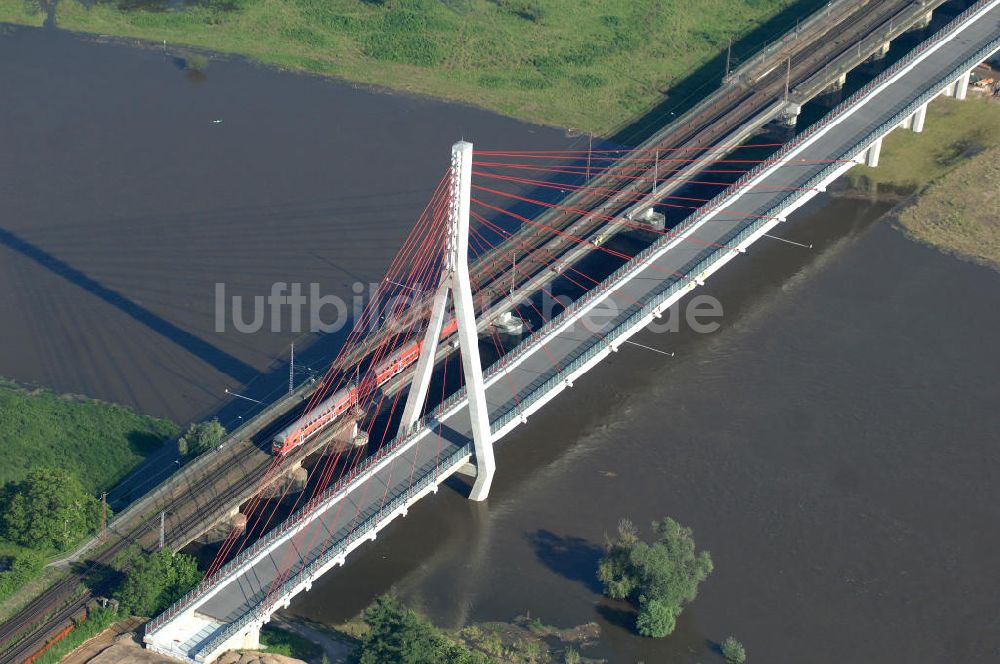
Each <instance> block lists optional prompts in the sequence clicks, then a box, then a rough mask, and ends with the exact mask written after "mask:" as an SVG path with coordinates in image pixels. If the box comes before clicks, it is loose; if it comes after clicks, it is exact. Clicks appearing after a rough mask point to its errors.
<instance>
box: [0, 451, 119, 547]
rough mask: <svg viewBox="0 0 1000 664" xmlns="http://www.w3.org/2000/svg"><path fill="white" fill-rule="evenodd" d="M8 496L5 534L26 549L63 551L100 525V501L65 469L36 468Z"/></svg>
mask: <svg viewBox="0 0 1000 664" xmlns="http://www.w3.org/2000/svg"><path fill="white" fill-rule="evenodd" d="M8 495H9V499H8V500H7V501H6V505H5V506H4V508H3V529H4V534H5V535H6V536H7V538H8V539H10V540H13V541H14V542H17V543H18V544H21V545H23V546H28V547H32V548H35V549H64V548H66V547H68V546H70V545H71V544H74V543H76V542H78V541H79V540H80V539H81V538H83V537H84V536H86V535H88V534H90V533H93V532H95V531H96V530H97V527H98V526H99V525H100V521H101V504H100V501H98V500H97V499H96V498H95V497H93V496H91V495H89V494H88V493H86V491H84V488H83V485H82V484H81V483H80V481H79V480H78V479H76V478H75V477H74V476H73V475H71V474H69V473H68V472H66V471H65V470H60V469H56V468H38V469H35V470H33V471H31V472H30V473H29V474H28V476H27V477H26V478H25V479H24V480H22V481H21V482H19V483H17V484H15V485H13V486H12V487H11V490H10V492H9V494H8Z"/></svg>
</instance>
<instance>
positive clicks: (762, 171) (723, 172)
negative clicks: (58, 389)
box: [145, 0, 1000, 662]
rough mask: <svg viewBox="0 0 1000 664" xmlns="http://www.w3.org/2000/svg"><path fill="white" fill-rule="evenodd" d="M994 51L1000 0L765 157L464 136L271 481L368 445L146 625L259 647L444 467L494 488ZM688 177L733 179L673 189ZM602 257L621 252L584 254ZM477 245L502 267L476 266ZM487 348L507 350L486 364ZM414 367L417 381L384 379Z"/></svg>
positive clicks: (284, 444)
mask: <svg viewBox="0 0 1000 664" xmlns="http://www.w3.org/2000/svg"><path fill="white" fill-rule="evenodd" d="M998 50H1000V0H982V1H980V2H977V3H975V4H974V5H972V6H971V7H970V8H969V9H968V10H967V11H965V12H964V13H962V14H961V15H959V16H958V17H956V18H955V19H954V20H953V21H952V22H951V23H949V24H948V25H947V26H945V27H944V28H942V29H941V30H939V31H937V32H936V33H934V34H933V35H932V36H930V37H929V38H928V39H927V40H926V41H924V42H923V43H921V44H920V45H919V46H918V47H917V48H915V49H914V50H913V51H912V52H911V53H909V54H908V55H907V56H905V57H904V58H903V59H901V60H899V61H898V62H896V64H894V65H893V66H892V67H890V68H889V69H887V70H885V71H884V72H882V74H880V75H879V76H877V77H876V78H875V79H873V80H872V81H871V82H870V83H868V84H867V85H866V86H865V87H863V88H862V89H860V90H859V91H857V92H856V93H855V94H853V95H852V96H851V97H850V98H848V99H846V100H845V101H843V102H842V103H840V104H839V105H838V106H837V107H835V108H834V109H832V110H831V111H830V112H829V113H828V114H827V115H826V116H825V117H824V118H823V119H822V120H820V121H818V122H817V123H815V124H813V125H812V126H811V127H809V128H808V129H807V130H806V131H804V132H803V133H801V134H799V135H798V136H796V137H795V138H794V139H792V140H791V141H789V142H788V143H786V144H784V145H783V146H782V147H781V148H780V149H778V150H777V151H776V152H774V153H773V154H770V155H769V156H767V157H763V158H753V157H752V155H755V154H758V153H757V151H758V150H766V149H768V148H773V147H776V146H769V145H764V144H760V143H757V144H741V145H705V146H703V147H702V148H701V149H698V150H687V149H678V148H677V147H673V148H672V147H669V146H662V145H661V146H656V147H655V148H650V147H642V148H639V149H636V150H626V149H597V150H586V151H578V152H573V151H569V152H537V153H532V152H505V151H502V150H484V151H476V150H474V149H473V146H472V145H471V144H469V143H466V142H460V143H457V144H456V145H455V146H454V147H453V149H452V155H451V163H450V164H448V167H447V168H446V170H445V174H444V176H443V177H442V179H441V181H440V183H439V186H438V188H437V190H436V192H435V194H434V196H433V197H432V199H431V201H430V202H429V203H428V205H427V207H426V209H425V210H424V211H423V213H422V214H421V215H420V217H419V219H418V221H417V223H416V224H415V226H414V229H413V232H412V233H411V234H410V237H409V238H408V239H407V242H406V243H405V245H404V247H403V248H402V249H401V250H400V253H399V254H398V255H397V257H396V260H395V261H394V262H393V264H392V265H391V266H390V268H389V270H388V272H387V275H386V277H385V279H384V280H383V282H382V283H383V288H382V289H380V291H379V293H378V294H377V295H376V297H375V298H374V299H373V301H372V302H371V303H370V304H369V307H368V308H367V309H366V310H365V313H364V314H363V316H362V318H361V320H359V321H358V325H357V326H356V328H355V330H354V332H352V335H351V336H350V337H349V339H348V340H347V342H346V343H345V346H344V349H343V350H342V351H341V354H340V355H339V356H338V358H337V360H335V361H334V363H333V365H332V366H331V368H330V370H329V371H328V372H327V374H326V376H325V377H324V379H323V382H322V384H321V387H320V388H319V389H317V390H316V392H315V393H314V394H313V395H312V397H311V398H310V399H309V403H308V404H307V407H306V408H305V409H303V416H302V417H301V418H300V419H299V420H298V421H297V422H296V423H295V424H294V425H293V426H292V427H290V428H289V430H288V431H286V432H282V434H281V435H279V436H277V437H276V441H277V442H276V443H275V444H276V447H277V449H276V451H277V454H276V456H275V457H274V461H273V462H272V463H271V465H270V467H268V468H267V469H266V471H265V473H264V475H265V476H264V477H262V478H261V485H262V486H264V485H266V484H267V478H268V477H273V476H274V475H276V474H277V473H280V472H282V466H283V464H284V463H286V460H287V459H288V456H287V455H288V452H289V450H292V449H295V448H297V447H298V446H300V445H302V444H303V443H304V442H305V441H307V440H309V439H310V437H312V436H317V435H321V432H323V431H325V430H327V429H328V428H331V427H337V428H344V427H347V428H357V430H356V431H354V432H353V433H354V434H356V435H357V436H358V437H357V438H356V439H355V440H359V441H360V440H363V441H365V443H366V445H356V446H350V445H348V446H346V447H341V448H338V450H337V451H335V452H332V453H329V454H327V455H326V456H325V457H324V459H323V460H322V461H321V462H320V463H318V465H317V467H316V469H314V471H313V474H314V480H313V486H312V487H311V489H309V490H307V491H303V492H302V493H301V494H300V495H299V497H298V498H296V499H295V511H294V513H293V514H292V515H291V516H290V517H289V518H287V519H285V520H284V521H282V522H281V523H280V524H276V525H274V527H271V528H269V526H270V525H271V521H272V517H274V514H275V510H274V508H273V507H272V506H269V502H268V500H267V499H266V495H265V493H264V492H261V493H260V494H258V496H257V497H255V498H254V499H252V500H251V501H250V503H249V504H248V506H247V507H246V508H244V511H245V514H246V517H247V519H248V529H249V530H253V529H254V528H255V527H256V528H257V530H258V532H262V531H266V534H264V535H263V536H262V537H260V538H259V539H257V540H256V541H251V539H250V538H249V537H247V536H244V534H243V531H239V532H237V531H235V530H234V532H233V533H232V534H231V535H230V537H227V539H226V541H225V542H224V543H223V547H222V550H221V551H220V555H219V556H218V557H217V560H216V562H215V563H214V564H213V565H212V567H211V568H210V570H209V572H208V574H207V575H206V578H205V580H204V581H203V582H202V584H200V585H199V586H198V587H197V588H195V589H194V590H193V591H192V592H191V593H189V594H188V595H187V596H185V597H184V598H182V599H181V600H180V601H179V602H177V603H176V604H175V605H174V606H173V607H171V608H170V609H169V610H168V611H167V612H165V613H164V614H162V615H161V616H158V617H157V618H156V619H154V620H153V621H152V622H151V623H150V624H149V626H148V628H147V632H146V637H145V642H146V644H147V646H148V647H150V648H151V649H154V650H156V651H158V652H161V653H163V654H167V655H171V656H174V657H179V658H181V659H186V660H189V661H196V662H202V661H211V660H212V659H213V658H214V657H216V656H217V655H218V654H219V653H220V652H222V651H224V650H227V649H232V648H242V647H253V646H255V645H256V643H257V638H258V633H259V629H260V626H261V625H262V624H263V623H264V622H266V621H267V620H269V619H270V617H271V615H272V614H273V612H274V611H275V610H277V609H279V608H281V607H284V606H287V605H288V603H289V602H290V601H291V599H292V598H293V597H294V596H295V595H296V594H298V593H300V592H303V591H307V590H309V588H310V587H311V584H312V582H313V581H314V580H315V579H316V578H317V577H319V576H320V575H322V574H323V573H325V572H326V571H327V570H329V569H330V568H332V567H334V566H337V565H343V564H345V563H346V562H347V561H348V556H349V554H350V553H351V552H352V551H353V550H354V549H356V548H357V547H358V546H360V545H362V544H363V543H364V542H366V541H370V540H374V539H375V538H376V536H377V533H378V532H379V531H380V530H381V529H382V528H384V527H386V526H387V525H388V524H389V523H390V522H391V521H392V520H393V519H395V518H397V517H399V516H403V515H405V514H406V512H407V510H408V508H409V507H410V506H411V505H413V503H415V502H416V501H418V500H419V499H420V498H422V497H424V496H425V495H427V494H428V493H431V492H435V491H437V488H438V486H439V485H440V484H441V483H442V482H443V481H444V480H445V479H447V478H448V477H450V476H451V475H453V474H455V473H464V474H468V475H470V476H472V477H473V478H474V484H473V487H472V491H471V495H470V497H471V498H473V499H476V500H482V499H485V498H486V497H487V495H488V492H489V486H490V482H491V480H492V477H493V474H494V473H495V472H496V464H495V461H494V457H493V446H494V444H495V443H496V442H497V441H499V440H500V439H502V438H503V437H504V436H505V435H506V434H507V433H509V432H510V431H511V430H512V429H513V428H515V427H516V426H518V425H519V424H522V423H525V422H526V421H527V420H528V418H529V417H531V415H532V414H533V413H535V412H537V411H538V410H539V409H540V408H542V407H543V406H544V405H545V404H546V403H548V402H549V401H550V400H552V399H553V398H555V397H557V396H558V395H559V394H561V393H562V392H564V391H566V390H569V389H570V388H572V385H573V383H574V381H576V380H579V379H582V377H583V375H584V374H585V373H586V372H587V371H588V370H589V369H590V368H592V367H593V366H594V365H595V364H597V363H598V362H600V361H601V360H602V359H604V358H605V357H607V356H608V355H609V354H610V353H614V352H617V351H618V350H619V349H620V347H621V346H622V344H624V343H625V342H626V341H627V340H628V338H629V337H630V336H632V335H633V334H635V333H636V332H638V331H639V330H641V329H643V328H644V327H645V326H646V325H648V324H649V323H650V322H651V321H652V320H654V319H656V318H657V317H659V316H661V315H663V313H664V312H665V311H666V309H667V308H668V307H669V306H670V305H671V304H672V303H674V302H676V301H678V300H679V299H680V298H682V297H684V295H686V294H688V293H690V292H692V291H695V290H697V288H698V287H699V286H701V285H703V284H704V282H705V280H706V279H708V278H709V277H710V276H711V275H712V274H713V273H714V272H716V271H717V270H719V269H720V268H721V267H723V266H724V265H725V264H726V263H728V262H729V261H730V260H733V259H735V258H738V257H740V256H741V255H742V254H744V253H746V251H747V249H748V248H749V247H750V246H751V245H752V244H753V243H754V242H755V241H757V240H758V239H760V238H761V237H763V236H764V235H765V234H767V233H769V232H770V231H771V230H772V229H773V228H774V227H776V226H778V225H780V224H781V223H783V222H784V221H785V220H786V219H787V217H788V215H789V214H791V213H792V212H793V211H794V210H795V209H797V208H798V207H801V206H802V205H803V204H805V203H806V202H807V201H809V200H810V199H811V198H813V197H814V196H816V195H817V194H818V193H819V192H822V191H824V190H825V188H826V186H827V185H828V184H829V183H831V182H832V181H833V180H835V179H836V178H837V177H839V176H840V175H842V174H843V173H844V172H846V171H847V170H848V169H850V168H851V167H853V166H854V165H856V164H858V163H867V164H868V165H871V166H875V165H877V163H878V156H879V151H880V149H881V141H882V138H883V137H884V136H885V135H886V134H887V133H888V132H890V131H892V130H893V129H895V128H898V127H906V128H909V129H912V130H913V131H920V130H922V128H923V123H924V117H925V113H926V107H927V103H928V102H929V101H930V100H931V99H933V98H934V97H935V96H938V95H940V94H948V95H953V96H956V97H959V98H964V97H965V95H966V91H967V88H968V84H969V72H970V71H971V69H972V68H973V67H974V66H975V65H977V64H978V63H979V62H981V61H983V60H984V59H986V58H988V57H990V56H991V55H993V54H995V53H996V52H997V51H998ZM786 97H787V95H786ZM785 101H787V99H785ZM722 149H724V150H725V152H726V153H727V154H729V155H732V158H730V159H721V158H719V157H718V156H717V155H718V151H719V150H722ZM708 154H711V155H712V157H711V159H710V160H709V159H708V158H707V157H706V155H708ZM744 155H750V156H746V157H745V156H744ZM443 165H444V164H443ZM750 166H752V168H749V170H746V169H747V168H748V167H750ZM741 173H742V174H741ZM678 174H683V175H684V179H691V180H697V182H688V183H686V184H697V185H699V187H700V188H703V187H704V186H706V185H712V186H716V187H717V189H716V190H715V191H718V193H717V194H715V195H714V196H712V197H710V198H708V199H707V200H706V199H705V197H703V196H701V197H700V196H698V195H696V193H697V192H692V191H690V188H689V189H683V188H677V187H676V184H677V180H678V177H677V176H678ZM736 175H739V177H738V179H736V180H735V181H733V177H734V176H736ZM660 215H663V216H660ZM582 228H586V229H587V231H586V232H584V231H581V230H580V229H582ZM591 228H596V229H598V230H595V231H591V230H590V229H591ZM622 230H626V231H629V230H631V231H638V232H641V233H643V234H645V235H646V236H647V237H651V238H655V239H653V240H652V241H651V242H650V243H649V244H648V246H645V247H644V248H642V249H641V250H640V251H637V252H634V253H630V252H629V251H628V249H627V248H623V247H622V246H620V244H609V243H608V237H610V235H611V234H612V233H611V231H622ZM538 238H543V239H544V240H545V242H544V243H538V242H535V241H532V239H536V240H537V239H538ZM519 254H520V258H518V255H519ZM588 254H589V255H600V256H603V257H605V259H606V263H607V264H608V265H609V266H610V267H608V268H606V269H604V270H597V271H595V270H594V269H590V268H585V267H584V266H583V263H582V262H581V261H580V260H579V259H580V257H582V256H584V255H588ZM477 257H480V261H479V262H475V263H474V264H476V265H482V260H483V258H482V257H488V260H489V261H490V265H491V266H493V272H492V273H489V274H487V272H486V271H485V270H481V271H478V272H473V273H471V274H470V272H469V263H470V260H474V259H476V258H477ZM743 260H746V259H743ZM612 268H613V270H612ZM609 270H611V271H610V273H608V272H609ZM565 292H572V293H574V294H575V298H574V299H573V301H572V302H571V303H570V304H568V306H565V308H561V310H560V311H559V313H558V314H556V315H547V313H546V312H545V311H543V310H542V307H541V302H542V300H544V299H545V298H546V297H548V298H550V299H552V300H554V299H556V298H557V296H558V295H560V294H563V293H565ZM518 322H521V323H526V324H527V325H528V326H529V327H530V328H531V330H530V334H528V335H527V336H526V338H524V339H523V340H522V341H521V342H520V343H519V344H517V345H516V346H514V347H513V348H507V346H508V345H509V342H508V341H506V340H505V339H503V338H501V336H500V333H501V331H502V330H503V329H505V326H511V325H514V326H516V325H517V324H518ZM479 337H483V341H480V340H479ZM491 346H492V347H493V348H494V349H495V353H494V354H493V355H495V356H496V357H497V359H496V360H495V361H493V362H492V363H491V364H490V365H489V366H488V367H486V368H485V369H484V368H483V366H482V364H483V363H482V360H481V357H480V352H481V350H482V348H481V347H485V348H486V349H487V350H489V348H490V347H491ZM491 356H492V355H491ZM449 358H452V360H453V361H449ZM404 370H405V371H406V372H405V373H404ZM448 372H451V376H450V380H449V376H448V375H447V373H448ZM411 376H412V379H411ZM435 376H436V379H435V380H434V381H432V378H433V377H435ZM404 377H405V379H406V380H407V381H411V382H410V387H409V389H408V390H406V389H396V390H391V389H389V388H390V387H392V386H394V385H395V386H396V387H399V386H398V385H397V383H398V382H399V381H400V380H403V379H404ZM456 378H457V380H456ZM404 397H405V400H404ZM565 398H572V397H571V396H570V397H565ZM428 403H430V404H437V405H435V406H434V407H433V408H431V410H430V411H429V412H424V411H425V408H426V404H428ZM366 449H368V450H373V451H374V454H371V455H368V456H366V455H365V450H366ZM501 472H516V469H501ZM249 524H260V525H257V526H253V525H249Z"/></svg>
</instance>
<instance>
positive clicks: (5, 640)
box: [0, 445, 269, 664]
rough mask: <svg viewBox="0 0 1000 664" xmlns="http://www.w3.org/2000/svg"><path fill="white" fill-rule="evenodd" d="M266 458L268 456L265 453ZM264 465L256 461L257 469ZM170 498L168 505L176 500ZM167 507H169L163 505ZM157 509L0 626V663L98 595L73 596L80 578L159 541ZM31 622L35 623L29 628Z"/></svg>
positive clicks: (192, 522)
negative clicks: (131, 548) (131, 549)
mask: <svg viewBox="0 0 1000 664" xmlns="http://www.w3.org/2000/svg"><path fill="white" fill-rule="evenodd" d="M254 453H256V454H258V455H260V454H262V453H261V452H260V450H259V449H257V448H256V447H254V446H252V445H248V446H246V448H245V449H242V450H240V451H239V452H238V453H237V455H235V456H236V458H238V459H243V460H248V459H252V457H253V456H254ZM264 456H265V459H267V458H269V457H267V456H266V455H264ZM266 465H267V462H265V463H264V464H258V468H259V470H260V471H263V468H264V467H265V466H266ZM259 478H260V475H259V474H258V475H245V476H243V479H242V481H240V482H239V484H237V485H233V486H232V487H230V489H229V490H226V491H224V492H223V493H221V494H218V495H217V496H216V497H215V498H214V499H213V500H212V501H211V503H210V504H212V505H214V504H216V503H220V502H222V503H225V502H227V501H228V500H229V499H231V497H232V495H233V494H234V493H236V492H237V491H238V490H239V488H240V487H241V486H244V485H249V484H256V482H258V481H259ZM219 479H220V478H219V477H218V476H216V475H214V474H207V475H205V476H204V477H202V478H201V479H200V480H198V481H197V482H196V483H195V484H194V485H192V486H191V491H192V492H193V493H194V494H198V493H200V492H203V491H204V490H206V489H207V488H209V487H210V486H211V485H213V484H215V483H217V482H218V481H219ZM176 500H178V499H175V501H172V502H171V505H174V503H175V502H176ZM179 500H183V498H181V499H179ZM165 509H169V507H167V508H165ZM158 512H159V510H156V512H154V515H153V517H152V518H141V519H139V522H138V523H137V524H136V525H135V526H133V527H132V528H130V529H129V530H128V531H127V532H125V533H122V534H112V535H111V537H112V538H116V539H114V541H113V542H112V543H111V544H110V545H108V546H107V547H106V548H104V549H102V550H101V551H99V552H98V553H97V554H95V555H94V556H91V557H90V558H89V559H88V560H87V562H86V563H85V564H86V567H85V568H84V569H82V570H79V571H73V572H71V573H70V574H69V575H68V576H67V577H66V578H63V579H60V580H59V581H57V582H56V583H54V584H53V585H52V586H50V587H49V588H47V589H46V590H45V591H44V592H42V593H41V594H40V595H39V596H38V597H36V598H35V599H34V600H32V601H31V602H30V603H29V604H28V605H27V606H25V607H24V608H23V609H22V610H21V611H19V612H18V613H17V614H16V615H15V616H13V617H12V618H11V619H10V620H7V621H6V622H4V623H3V624H2V625H0V644H10V645H9V646H8V647H7V648H6V649H5V650H4V651H3V652H2V653H0V663H2V664H8V663H10V664H19V663H20V662H23V661H24V660H25V659H27V658H28V657H30V656H31V655H32V654H34V653H35V652H37V651H38V650H39V649H40V648H41V647H42V646H44V644H45V643H46V641H47V640H48V639H49V638H50V637H51V635H52V634H54V633H55V632H57V631H59V629H61V628H62V626H63V625H64V624H65V623H67V622H68V621H69V620H70V619H71V618H73V617H74V616H76V615H78V614H79V613H80V611H82V610H83V608H84V607H85V606H86V605H87V603H88V602H89V601H90V600H91V599H92V598H93V597H95V596H98V595H100V594H101V592H102V591H103V590H105V589H104V588H103V587H100V586H98V587H95V588H87V589H85V590H84V591H83V592H82V593H81V594H80V595H79V596H76V597H74V595H75V594H76V591H77V588H78V587H79V586H80V584H81V583H82V582H83V580H84V579H85V578H86V577H87V576H88V574H89V573H90V572H92V571H93V570H94V569H95V568H97V567H98V566H102V565H109V564H111V562H112V561H113V560H114V558H115V556H117V555H118V554H119V553H121V552H122V551H123V550H125V549H127V548H128V547H129V546H131V545H132V544H139V545H140V546H143V545H145V546H146V547H147V548H149V547H151V546H152V545H154V544H156V543H158V539H159V536H158V526H159V523H158V520H157V518H156V516H155V514H157V513H158ZM202 518H203V517H202V515H201V514H200V513H199V510H193V511H191V513H190V514H188V515H187V517H186V518H185V519H184V521H183V522H182V524H180V525H181V527H185V526H186V527H187V528H197V527H198V526H199V524H200V523H201V521H202ZM32 625H37V626H36V627H35V628H34V629H31V627H32Z"/></svg>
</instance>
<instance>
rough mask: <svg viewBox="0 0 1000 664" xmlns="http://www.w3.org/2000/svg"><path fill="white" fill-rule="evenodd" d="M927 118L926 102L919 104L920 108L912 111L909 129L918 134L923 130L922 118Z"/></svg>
mask: <svg viewBox="0 0 1000 664" xmlns="http://www.w3.org/2000/svg"><path fill="white" fill-rule="evenodd" d="M926 119H927V104H921V106H920V108H918V109H917V110H916V111H914V112H913V122H912V123H911V124H910V129H912V130H913V133H915V134H919V133H920V132H922V131H923V130H924V120H926Z"/></svg>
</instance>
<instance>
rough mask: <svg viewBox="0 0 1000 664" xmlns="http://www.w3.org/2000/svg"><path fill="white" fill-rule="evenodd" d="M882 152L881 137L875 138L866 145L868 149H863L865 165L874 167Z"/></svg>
mask: <svg viewBox="0 0 1000 664" xmlns="http://www.w3.org/2000/svg"><path fill="white" fill-rule="evenodd" d="M881 153H882V139H881V138H876V139H875V142H874V143H872V144H871V145H869V146H868V150H867V151H865V166H871V167H872V168H875V167H876V166H878V158H879V155H880V154H881Z"/></svg>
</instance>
